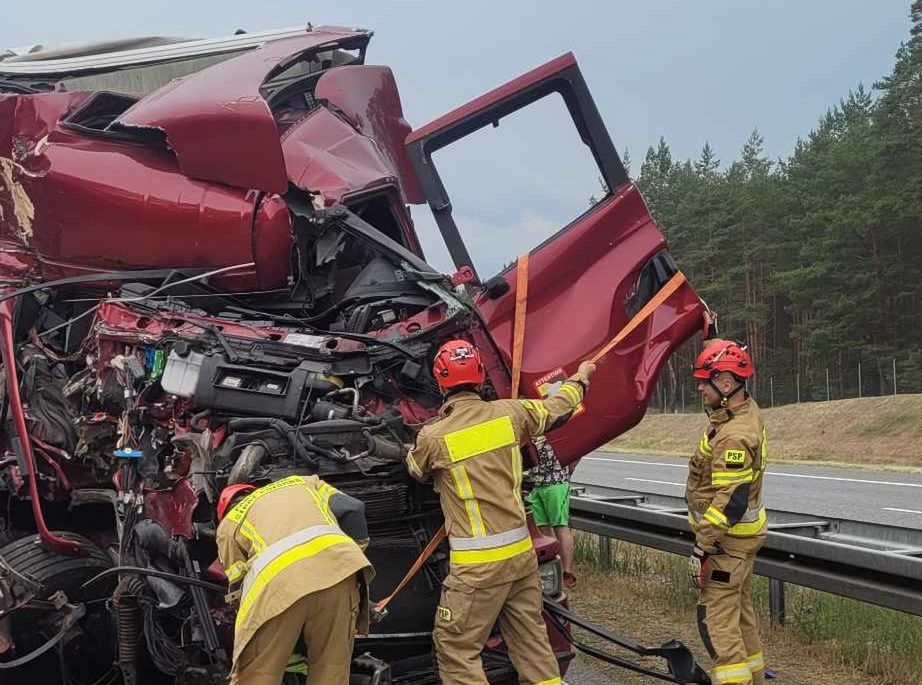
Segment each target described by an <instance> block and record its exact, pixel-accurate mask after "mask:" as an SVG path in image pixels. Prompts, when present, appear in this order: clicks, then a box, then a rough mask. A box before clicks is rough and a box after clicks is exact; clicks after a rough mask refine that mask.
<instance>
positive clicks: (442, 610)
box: [436, 606, 451, 621]
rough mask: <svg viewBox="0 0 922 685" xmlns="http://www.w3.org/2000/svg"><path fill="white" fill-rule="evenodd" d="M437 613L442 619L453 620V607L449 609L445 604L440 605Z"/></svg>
mask: <svg viewBox="0 0 922 685" xmlns="http://www.w3.org/2000/svg"><path fill="white" fill-rule="evenodd" d="M436 614H437V615H438V617H439V619H440V620H442V621H450V620H451V609H449V608H448V607H443V606H440V607H438V608H437V609H436Z"/></svg>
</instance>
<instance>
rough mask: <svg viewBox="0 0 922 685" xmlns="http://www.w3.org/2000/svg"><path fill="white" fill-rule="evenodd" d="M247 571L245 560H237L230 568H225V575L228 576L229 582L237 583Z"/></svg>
mask: <svg viewBox="0 0 922 685" xmlns="http://www.w3.org/2000/svg"><path fill="white" fill-rule="evenodd" d="M246 572H247V565H246V562H245V561H235V562H234V563H233V564H231V565H230V566H229V567H228V568H226V569H224V575H225V576H227V580H228V582H231V583H236V582H237V581H238V580H240V579H241V578H242V577H243V575H244V574H245V573H246Z"/></svg>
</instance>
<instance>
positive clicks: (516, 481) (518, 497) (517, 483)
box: [512, 447, 525, 514]
mask: <svg viewBox="0 0 922 685" xmlns="http://www.w3.org/2000/svg"><path fill="white" fill-rule="evenodd" d="M512 496H513V498H515V503H516V505H517V506H518V507H519V510H520V511H521V512H522V513H523V514H524V513H525V504H524V503H523V502H522V450H520V449H519V448H518V447H516V448H515V449H514V450H512Z"/></svg>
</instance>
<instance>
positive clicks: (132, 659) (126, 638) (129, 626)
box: [112, 577, 144, 685]
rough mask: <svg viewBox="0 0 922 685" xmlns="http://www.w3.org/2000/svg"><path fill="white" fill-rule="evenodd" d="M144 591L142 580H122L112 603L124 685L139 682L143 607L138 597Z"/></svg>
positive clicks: (128, 578) (129, 578) (127, 578)
mask: <svg viewBox="0 0 922 685" xmlns="http://www.w3.org/2000/svg"><path fill="white" fill-rule="evenodd" d="M143 589H144V582H143V581H142V580H141V579H140V578H132V577H126V578H122V579H121V581H119V584H118V587H117V588H116V590H115V597H114V599H113V602H112V604H113V606H114V607H115V617H116V625H117V628H118V668H119V670H120V671H121V672H122V681H123V683H124V685H136V684H137V683H138V682H139V681H138V658H139V656H140V652H139V649H138V648H139V647H140V646H141V607H140V605H139V604H138V599H137V595H138V593H140V592H141V591H142V590H143Z"/></svg>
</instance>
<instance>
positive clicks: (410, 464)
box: [406, 454, 423, 478]
mask: <svg viewBox="0 0 922 685" xmlns="http://www.w3.org/2000/svg"><path fill="white" fill-rule="evenodd" d="M406 463H407V468H408V469H409V470H410V473H411V474H413V475H414V476H415V477H417V478H422V477H423V470H422V469H421V468H419V464H417V463H416V460H415V459H414V458H413V455H412V454H408V455H407V458H406Z"/></svg>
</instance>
